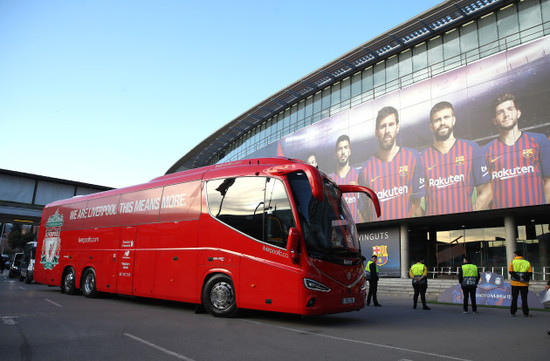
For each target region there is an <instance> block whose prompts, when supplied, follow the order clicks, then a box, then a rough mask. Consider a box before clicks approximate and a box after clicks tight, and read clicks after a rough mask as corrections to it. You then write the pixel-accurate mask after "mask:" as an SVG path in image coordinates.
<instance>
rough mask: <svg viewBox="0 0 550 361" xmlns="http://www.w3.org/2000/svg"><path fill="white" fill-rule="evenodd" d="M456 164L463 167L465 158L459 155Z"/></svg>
mask: <svg viewBox="0 0 550 361" xmlns="http://www.w3.org/2000/svg"><path fill="white" fill-rule="evenodd" d="M455 163H456V165H463V164H464V156H463V155H459V156H458V157H456V158H455Z"/></svg>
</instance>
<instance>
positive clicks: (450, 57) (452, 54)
mask: <svg viewBox="0 0 550 361" xmlns="http://www.w3.org/2000/svg"><path fill="white" fill-rule="evenodd" d="M443 39H444V42H443V56H444V58H445V67H444V69H445V71H449V70H451V69H454V68H457V67H459V66H460V65H461V64H460V38H459V32H458V30H453V31H450V32H448V33H446V34H445V37H444V38H443Z"/></svg>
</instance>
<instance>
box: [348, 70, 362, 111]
mask: <svg viewBox="0 0 550 361" xmlns="http://www.w3.org/2000/svg"><path fill="white" fill-rule="evenodd" d="M361 75H362V73H361V72H359V73H355V74H353V75H352V76H351V106H355V105H357V104H359V103H361Z"/></svg>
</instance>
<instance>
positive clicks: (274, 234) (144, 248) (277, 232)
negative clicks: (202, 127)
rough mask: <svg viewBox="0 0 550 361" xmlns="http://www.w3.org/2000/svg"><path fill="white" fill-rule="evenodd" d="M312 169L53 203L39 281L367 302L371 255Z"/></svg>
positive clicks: (239, 166) (167, 292)
mask: <svg viewBox="0 0 550 361" xmlns="http://www.w3.org/2000/svg"><path fill="white" fill-rule="evenodd" d="M348 192H363V193H366V194H367V195H368V196H369V197H370V199H371V200H372V202H373V203H374V207H375V211H376V212H377V214H378V215H379V214H380V205H379V203H378V198H377V197H376V194H375V193H374V192H373V191H371V190H370V189H368V188H366V187H362V186H351V185H341V186H337V185H336V184H335V183H333V182H332V181H330V180H329V179H328V178H327V176H326V175H325V174H324V173H322V172H320V171H318V170H317V169H316V168H314V167H313V166H310V165H308V164H306V163H303V162H301V161H297V160H291V159H286V158H265V159H253V160H242V161H235V162H231V163H225V164H217V165H212V166H207V167H203V168H197V169H191V170H188V171H184V172H179V173H174V174H169V175H165V176H162V177H159V178H156V179H153V180H152V181H151V182H149V183H146V184H142V185H137V186H132V187H127V188H122V189H116V190H110V191H106V192H102V193H95V194H91V195H86V196H77V197H74V198H72V199H67V200H61V201H56V202H53V203H50V204H48V205H47V206H46V207H45V209H44V212H43V216H42V222H41V224H40V231H39V235H38V246H37V262H36V266H35V267H36V269H35V276H34V277H35V280H36V282H39V283H43V284H47V285H52V286H60V287H61V291H62V292H64V293H67V294H75V293H77V292H78V291H79V290H81V292H82V293H83V294H84V296H86V297H94V296H96V295H98V293H99V292H109V293H116V294H124V295H134V296H142V297H151V298H159V299H166V300H174V301H181V302H188V303H196V304H200V305H202V306H203V307H204V308H205V309H206V310H207V311H208V312H209V313H210V314H212V315H214V316H224V317H229V316H231V315H233V314H234V313H235V312H236V310H237V309H238V308H248V309H256V310H269V311H278V312H288V313H296V314H301V315H315V314H326V313H337V312H344V311H353V310H360V309H361V308H363V307H364V306H365V283H366V282H365V277H364V272H363V266H364V265H363V261H364V258H363V257H362V256H361V250H360V244H359V240H358V236H357V230H356V228H355V224H354V223H353V218H352V216H351V214H350V212H349V210H348V208H347V206H346V205H345V202H342V193H348Z"/></svg>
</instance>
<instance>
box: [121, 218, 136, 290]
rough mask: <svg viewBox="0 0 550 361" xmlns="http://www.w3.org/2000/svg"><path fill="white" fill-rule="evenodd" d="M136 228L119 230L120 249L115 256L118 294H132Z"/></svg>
mask: <svg viewBox="0 0 550 361" xmlns="http://www.w3.org/2000/svg"><path fill="white" fill-rule="evenodd" d="M136 234H137V228H136V227H123V228H122V229H121V230H120V245H119V246H120V247H119V251H118V255H117V257H116V258H117V285H116V291H117V293H120V294H126V295H131V294H132V280H133V279H134V257H135V255H134V253H135V247H136Z"/></svg>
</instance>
